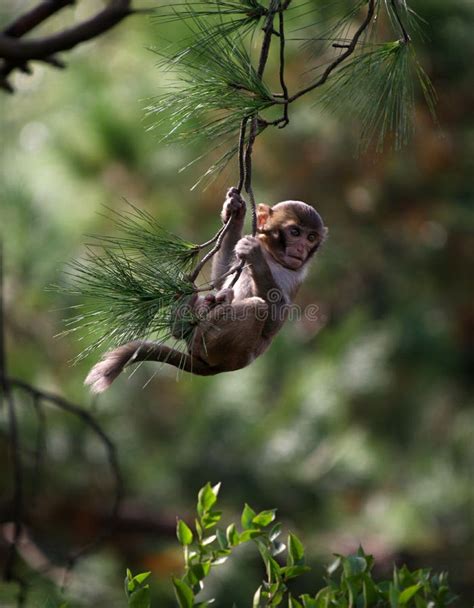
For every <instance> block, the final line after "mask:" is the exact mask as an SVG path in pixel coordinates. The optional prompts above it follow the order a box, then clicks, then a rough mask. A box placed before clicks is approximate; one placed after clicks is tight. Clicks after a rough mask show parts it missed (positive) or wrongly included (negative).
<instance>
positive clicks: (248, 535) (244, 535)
mask: <svg viewBox="0 0 474 608" xmlns="http://www.w3.org/2000/svg"><path fill="white" fill-rule="evenodd" d="M262 534H263V532H262V531H261V530H244V532H241V533H240V536H239V543H246V542H247V541H249V540H253V539H254V538H258V537H259V536H262Z"/></svg>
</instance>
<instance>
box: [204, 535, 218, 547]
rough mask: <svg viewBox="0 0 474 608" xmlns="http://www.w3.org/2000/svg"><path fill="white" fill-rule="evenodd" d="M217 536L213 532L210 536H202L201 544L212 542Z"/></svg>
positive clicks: (205, 544)
mask: <svg viewBox="0 0 474 608" xmlns="http://www.w3.org/2000/svg"><path fill="white" fill-rule="evenodd" d="M216 538H217V536H216V535H215V534H213V535H212V536H208V537H207V538H203V539H202V541H201V544H202V546H203V547H206V546H207V545H210V544H212V543H213V542H214V541H215V540H216Z"/></svg>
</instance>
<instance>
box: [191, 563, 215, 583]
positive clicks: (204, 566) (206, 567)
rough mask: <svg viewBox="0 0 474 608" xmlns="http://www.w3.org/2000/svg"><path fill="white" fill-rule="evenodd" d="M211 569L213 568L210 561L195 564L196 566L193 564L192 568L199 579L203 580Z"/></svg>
mask: <svg viewBox="0 0 474 608" xmlns="http://www.w3.org/2000/svg"><path fill="white" fill-rule="evenodd" d="M210 570H211V563H210V562H204V563H201V564H195V565H194V566H191V568H190V571H191V572H192V573H193V575H194V576H195V577H196V580H197V581H201V580H202V579H203V578H206V576H207V575H208V574H209V572H210Z"/></svg>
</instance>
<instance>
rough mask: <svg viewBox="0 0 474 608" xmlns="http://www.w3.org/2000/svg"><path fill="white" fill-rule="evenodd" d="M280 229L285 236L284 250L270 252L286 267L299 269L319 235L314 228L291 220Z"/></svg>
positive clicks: (317, 240) (316, 242)
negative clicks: (305, 226) (299, 224)
mask: <svg viewBox="0 0 474 608" xmlns="http://www.w3.org/2000/svg"><path fill="white" fill-rule="evenodd" d="M282 230H283V232H284V236H285V243H286V247H285V250H284V251H281V252H278V253H276V252H272V254H273V256H274V257H275V258H276V259H277V260H278V261H279V262H280V263H281V264H282V265H283V266H285V267H286V268H289V269H290V270H299V269H300V268H301V267H302V266H303V265H304V263H305V262H306V260H307V259H308V258H309V256H310V254H311V252H312V251H313V249H314V247H315V246H316V245H317V244H318V242H319V240H320V238H321V237H320V235H319V234H318V233H317V232H316V230H312V229H310V228H303V227H302V226H298V225H297V224H295V223H293V222H291V223H290V224H288V225H287V226H284V227H283V228H282Z"/></svg>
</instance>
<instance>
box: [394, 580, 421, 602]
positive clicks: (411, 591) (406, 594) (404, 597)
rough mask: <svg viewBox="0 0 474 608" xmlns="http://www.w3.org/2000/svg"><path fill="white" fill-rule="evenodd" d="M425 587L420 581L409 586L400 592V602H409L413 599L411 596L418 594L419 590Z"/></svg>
mask: <svg viewBox="0 0 474 608" xmlns="http://www.w3.org/2000/svg"><path fill="white" fill-rule="evenodd" d="M422 587H423V585H422V584H421V583H418V584H417V585H412V586H411V587H407V588H406V589H404V590H403V591H402V592H401V593H400V597H399V598H398V601H399V602H400V604H402V605H403V604H408V602H409V601H410V600H411V598H412V597H413V596H414V595H416V593H418V591H419V590H420V589H421V588H422Z"/></svg>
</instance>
